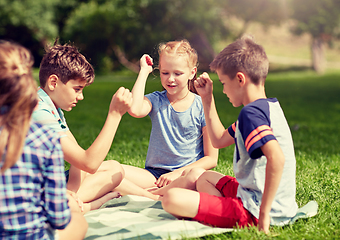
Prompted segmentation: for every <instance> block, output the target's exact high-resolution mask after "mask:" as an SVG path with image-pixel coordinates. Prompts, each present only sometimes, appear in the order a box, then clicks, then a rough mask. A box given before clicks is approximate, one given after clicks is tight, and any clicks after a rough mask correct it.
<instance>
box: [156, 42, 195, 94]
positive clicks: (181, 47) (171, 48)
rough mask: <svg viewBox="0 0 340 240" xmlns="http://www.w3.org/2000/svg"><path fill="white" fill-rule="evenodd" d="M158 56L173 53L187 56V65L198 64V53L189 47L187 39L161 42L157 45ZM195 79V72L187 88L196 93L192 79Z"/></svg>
mask: <svg viewBox="0 0 340 240" xmlns="http://www.w3.org/2000/svg"><path fill="white" fill-rule="evenodd" d="M158 54H159V58H161V56H162V55H163V54H173V55H179V56H187V57H188V58H187V59H188V66H189V67H190V68H193V67H197V66H198V55H197V52H196V50H195V49H194V48H192V47H191V45H190V43H189V42H188V41H187V40H185V39H184V40H181V41H170V42H167V43H161V44H160V45H159V47H158ZM195 79H196V74H195V76H194V78H193V79H190V80H189V81H188V88H189V90H190V91H191V92H194V93H197V92H196V89H195V87H194V81H195Z"/></svg>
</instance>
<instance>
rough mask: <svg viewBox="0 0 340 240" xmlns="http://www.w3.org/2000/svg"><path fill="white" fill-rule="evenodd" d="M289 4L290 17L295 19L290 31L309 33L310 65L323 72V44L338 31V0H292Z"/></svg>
mask: <svg viewBox="0 0 340 240" xmlns="http://www.w3.org/2000/svg"><path fill="white" fill-rule="evenodd" d="M291 6H292V10H293V12H292V18H293V19H295V20H296V26H295V28H294V29H293V30H292V31H293V33H295V34H297V35H300V34H302V33H308V34H310V35H311V37H312V43H311V51H312V67H313V69H314V70H315V71H316V72H318V73H323V72H324V71H325V67H326V66H325V63H326V61H325V56H324V48H325V45H326V44H327V43H330V41H331V40H332V39H334V38H337V37H339V33H340V28H339V27H340V0H294V1H291Z"/></svg>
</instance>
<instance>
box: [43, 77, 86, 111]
mask: <svg viewBox="0 0 340 240" xmlns="http://www.w3.org/2000/svg"><path fill="white" fill-rule="evenodd" d="M85 85H86V81H84V80H82V79H77V80H69V81H68V82H67V83H66V84H64V83H62V82H61V81H60V80H59V79H58V80H57V86H56V88H55V89H54V92H53V95H52V96H50V97H51V99H52V101H53V102H54V104H55V105H56V107H57V108H61V109H63V110H65V111H71V110H72V108H73V107H75V106H76V104H77V103H78V101H80V100H83V99H84V96H83V89H84V87H85Z"/></svg>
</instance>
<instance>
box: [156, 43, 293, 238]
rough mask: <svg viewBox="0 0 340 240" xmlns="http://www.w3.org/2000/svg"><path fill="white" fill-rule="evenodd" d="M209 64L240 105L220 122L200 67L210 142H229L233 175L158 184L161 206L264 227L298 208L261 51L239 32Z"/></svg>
mask: <svg viewBox="0 0 340 240" xmlns="http://www.w3.org/2000/svg"><path fill="white" fill-rule="evenodd" d="M210 67H211V69H212V70H213V71H216V72H217V75H218V76H219V79H220V82H221V83H222V85H223V93H224V94H226V95H227V97H228V98H229V101H230V102H231V103H232V104H233V106H234V107H239V106H241V105H243V106H244V107H243V109H242V110H241V112H240V114H239V117H238V119H237V121H236V122H235V123H234V124H232V125H231V126H230V127H229V128H227V129H225V128H224V126H223V125H222V123H221V121H220V119H219V117H218V114H217V111H216V107H215V102H214V97H213V82H212V80H211V79H210V78H209V75H208V74H207V73H203V74H202V75H201V76H200V77H199V78H198V79H197V80H196V82H195V87H196V89H197V92H198V93H199V95H200V96H201V97H202V102H203V107H204V113H205V118H206V123H207V129H208V132H209V136H210V139H211V141H212V144H213V146H214V147H215V148H223V147H227V146H229V145H231V144H233V143H235V152H234V159H233V169H234V174H235V178H234V177H231V176H225V175H223V174H221V173H218V172H214V171H206V172H204V173H203V174H202V175H201V176H200V178H199V179H198V180H197V182H196V190H197V191H193V190H188V189H183V188H170V189H169V190H168V191H166V192H165V193H164V196H163V199H162V205H163V208H164V209H165V210H166V211H168V212H169V213H171V214H173V215H175V216H177V217H186V218H193V219H195V220H197V221H200V222H203V223H205V224H210V225H214V226H218V227H234V226H239V227H245V226H248V225H257V226H258V228H259V230H262V231H264V232H265V233H268V232H269V226H270V225H284V224H286V223H288V222H289V220H290V219H291V218H292V217H293V216H295V214H296V212H297V209H298V207H297V204H296V201H295V191H296V189H295V171H296V170H295V168H296V160H295V153H294V146H293V141H292V136H291V132H290V129H289V126H288V124H287V121H286V119H285V116H284V114H283V111H282V109H281V107H280V104H279V102H278V100H277V99H276V98H267V97H266V93H265V87H264V83H265V80H266V77H267V74H268V68H269V62H268V58H267V56H266V53H265V51H264V49H263V47H261V46H260V45H258V44H256V43H255V42H254V41H253V40H252V39H251V38H249V37H245V38H242V39H239V40H237V41H235V42H233V43H232V44H230V45H228V46H227V47H226V48H225V49H224V50H222V51H221V52H220V53H219V54H218V55H217V56H216V58H215V59H214V61H213V62H212V63H211V64H210Z"/></svg>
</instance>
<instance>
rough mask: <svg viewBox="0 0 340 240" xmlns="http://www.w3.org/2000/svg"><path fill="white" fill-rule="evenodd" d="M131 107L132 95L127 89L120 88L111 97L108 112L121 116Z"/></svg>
mask: <svg viewBox="0 0 340 240" xmlns="http://www.w3.org/2000/svg"><path fill="white" fill-rule="evenodd" d="M131 105H132V93H131V92H130V90H129V89H126V88H124V87H120V88H119V89H118V90H117V92H116V93H115V94H114V95H113V97H112V100H111V104H110V112H116V113H118V114H120V115H121V116H123V115H124V114H125V113H126V112H127V111H128V110H129V108H130V107H131Z"/></svg>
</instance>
